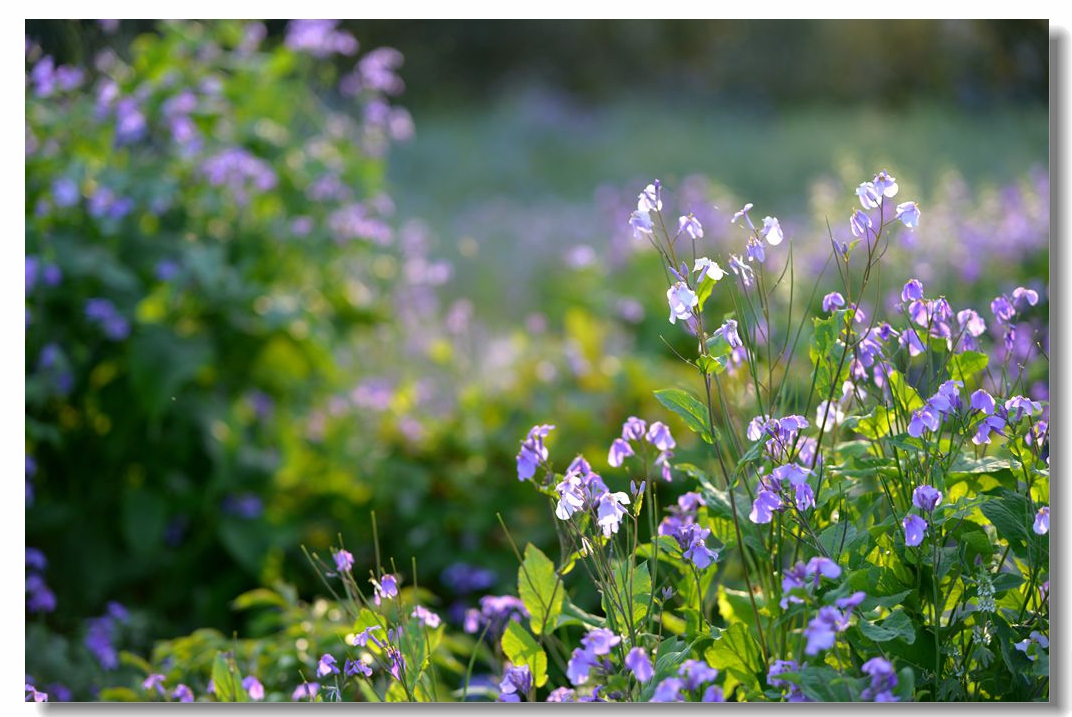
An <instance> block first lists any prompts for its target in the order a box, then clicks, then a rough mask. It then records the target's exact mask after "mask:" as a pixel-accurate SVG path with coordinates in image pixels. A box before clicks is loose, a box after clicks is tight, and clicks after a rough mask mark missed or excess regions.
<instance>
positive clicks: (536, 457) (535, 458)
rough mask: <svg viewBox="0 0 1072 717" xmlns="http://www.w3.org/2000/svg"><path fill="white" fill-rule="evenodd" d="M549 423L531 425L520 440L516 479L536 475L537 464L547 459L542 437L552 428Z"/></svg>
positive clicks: (524, 478) (525, 478)
mask: <svg viewBox="0 0 1072 717" xmlns="http://www.w3.org/2000/svg"><path fill="white" fill-rule="evenodd" d="M554 428H555V427H554V426H551V425H546V424H544V425H538V426H533V427H532V428H531V429H530V430H529V434H528V436H527V437H526V438H525V440H524V441H522V442H521V451H520V452H519V453H518V454H517V479H518V480H520V481H524V480H528V479H529V478H532V477H533V476H534V475H536V468H537V466H539V465H541V464H543V463H544V462H546V461H547V456H548V452H547V447H546V446H545V445H544V443H543V439H544V438H545V437H546V436H547V434H548V433H550V432H551V431H552V430H554Z"/></svg>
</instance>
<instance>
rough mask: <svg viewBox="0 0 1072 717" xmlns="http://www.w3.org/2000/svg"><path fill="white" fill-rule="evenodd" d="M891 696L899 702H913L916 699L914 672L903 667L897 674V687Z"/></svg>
mask: <svg viewBox="0 0 1072 717" xmlns="http://www.w3.org/2000/svg"><path fill="white" fill-rule="evenodd" d="M893 694H894V696H895V697H897V698H898V701H900V702H913V701H915V699H916V672H915V670H913V669H912V668H911V667H903V668H901V669H900V670H898V672H897V687H895V688H894V690H893Z"/></svg>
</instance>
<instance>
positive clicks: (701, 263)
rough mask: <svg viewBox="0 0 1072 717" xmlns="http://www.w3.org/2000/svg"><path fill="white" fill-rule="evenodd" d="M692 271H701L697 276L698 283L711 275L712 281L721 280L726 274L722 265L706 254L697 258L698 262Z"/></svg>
mask: <svg viewBox="0 0 1072 717" xmlns="http://www.w3.org/2000/svg"><path fill="white" fill-rule="evenodd" d="M692 271H693V272H697V271H698V272H700V273H699V275H698V276H697V277H696V282H697V283H698V284H702V283H703V280H704V279H705V278H707V277H710V278H711V280H712V281H719V280H720V279H722V277H724V276H725V275H726V272H724V271H722V267H720V266H719V265H718V264H716V263H715V262H713V261H711V260H710V259H708V258H707V257H706V256H702V257H700V258H699V259H697V260H696V263H695V264H694V265H693V267H692Z"/></svg>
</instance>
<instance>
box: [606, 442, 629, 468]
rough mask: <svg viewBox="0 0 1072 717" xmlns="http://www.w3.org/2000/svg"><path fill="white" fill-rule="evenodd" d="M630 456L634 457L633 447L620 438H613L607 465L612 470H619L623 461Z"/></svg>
mask: <svg viewBox="0 0 1072 717" xmlns="http://www.w3.org/2000/svg"><path fill="white" fill-rule="evenodd" d="M631 455H634V453H633V447H632V446H630V445H629V442H628V441H626V440H624V439H622V438H615V439H614V442H613V443H611V444H610V452H609V453H608V454H607V463H609V464H610V465H611V466H612V467H614V468H620V467H621V465H622V463H623V462H624V461H625V459H626V458H628V457H629V456H631Z"/></svg>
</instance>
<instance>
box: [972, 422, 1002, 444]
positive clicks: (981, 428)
mask: <svg viewBox="0 0 1072 717" xmlns="http://www.w3.org/2000/svg"><path fill="white" fill-rule="evenodd" d="M1003 428H1005V421H1004V420H1003V419H1001V418H999V417H998V416H987V417H986V418H984V419H983V420H981V421H979V423H978V424H977V425H976V426H975V435H974V436H972V443H974V444H975V445H977V446H981V445H983V444H984V443H990V432H991V431H996V432H997V433H998V434H999V435H1002V436H1003V435H1005V433H1004V431H1002V430H1001V429H1003Z"/></svg>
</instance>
